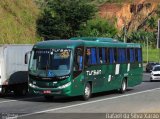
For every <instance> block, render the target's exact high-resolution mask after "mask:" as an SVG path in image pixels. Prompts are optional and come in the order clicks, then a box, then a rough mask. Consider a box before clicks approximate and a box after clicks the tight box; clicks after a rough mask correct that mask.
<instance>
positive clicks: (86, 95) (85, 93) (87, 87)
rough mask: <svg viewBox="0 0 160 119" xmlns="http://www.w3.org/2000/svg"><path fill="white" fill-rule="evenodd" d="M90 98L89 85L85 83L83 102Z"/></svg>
mask: <svg viewBox="0 0 160 119" xmlns="http://www.w3.org/2000/svg"><path fill="white" fill-rule="evenodd" d="M90 97H91V85H90V84H89V83H87V84H86V85H85V88H84V93H83V100H84V101H86V100H88V99H89V98H90Z"/></svg>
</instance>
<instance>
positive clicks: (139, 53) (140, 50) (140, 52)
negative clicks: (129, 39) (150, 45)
mask: <svg viewBox="0 0 160 119" xmlns="http://www.w3.org/2000/svg"><path fill="white" fill-rule="evenodd" d="M137 50H138V53H137V54H138V62H142V49H140V48H138V49H137Z"/></svg>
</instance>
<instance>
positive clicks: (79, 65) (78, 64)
mask: <svg viewBox="0 0 160 119" xmlns="http://www.w3.org/2000/svg"><path fill="white" fill-rule="evenodd" d="M82 69H83V48H76V50H75V59H74V71H81V70H82Z"/></svg>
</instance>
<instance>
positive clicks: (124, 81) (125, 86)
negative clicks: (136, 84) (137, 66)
mask: <svg viewBox="0 0 160 119" xmlns="http://www.w3.org/2000/svg"><path fill="white" fill-rule="evenodd" d="M126 89H127V80H126V79H124V80H123V81H122V85H121V88H120V93H124V92H125V91H126Z"/></svg>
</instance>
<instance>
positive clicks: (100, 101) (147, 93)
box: [0, 73, 160, 119]
mask: <svg viewBox="0 0 160 119" xmlns="http://www.w3.org/2000/svg"><path fill="white" fill-rule="evenodd" d="M149 76H150V75H149V74H147V73H144V76H143V82H142V84H140V85H138V86H135V87H133V88H129V89H128V90H127V91H126V93H125V94H118V93H117V92H115V91H109V92H103V93H98V94H94V95H93V96H92V98H91V99H90V100H89V101H81V99H80V97H73V98H56V99H55V100H53V101H51V102H47V101H46V100H45V99H44V98H43V97H42V96H31V95H28V96H25V97H14V96H13V95H9V96H7V97H1V98H0V114H1V116H0V117H1V118H3V119H6V118H8V117H15V118H17V117H18V116H19V118H24V119H32V118H34V119H50V118H53V117H54V119H82V118H83V119H86V118H87V119H105V118H111V116H113V115H112V113H113V114H117V113H120V114H121V113H122V114H124V113H127V114H131V113H152V112H154V113H160V101H159V99H160V95H159V94H160V81H156V82H150V81H149ZM110 114H111V115H110ZM114 116H117V115H114ZM114 116H113V117H114ZM118 116H119V117H121V116H126V117H127V116H128V118H131V117H132V116H133V117H136V116H137V115H136V116H135V115H118ZM129 116H130V117H129ZM138 116H139V115H138ZM158 116H159V118H160V115H156V117H158Z"/></svg>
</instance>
